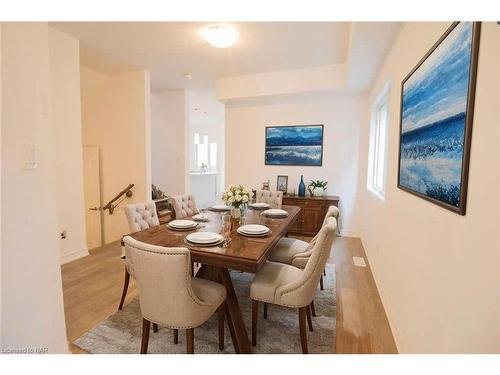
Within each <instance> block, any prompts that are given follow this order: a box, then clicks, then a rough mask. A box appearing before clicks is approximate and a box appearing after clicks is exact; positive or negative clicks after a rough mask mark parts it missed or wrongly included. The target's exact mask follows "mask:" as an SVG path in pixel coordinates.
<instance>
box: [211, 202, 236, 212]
mask: <svg viewBox="0 0 500 375" xmlns="http://www.w3.org/2000/svg"><path fill="white" fill-rule="evenodd" d="M210 209H211V210H214V211H230V210H231V207H229V206H226V205H225V204H215V205H213V206H212V207H210Z"/></svg>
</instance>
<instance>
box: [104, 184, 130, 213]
mask: <svg viewBox="0 0 500 375" xmlns="http://www.w3.org/2000/svg"><path fill="white" fill-rule="evenodd" d="M133 187H134V184H129V185H128V186H127V187H126V188H125V189H123V190H122V191H120V192H119V193H118V194H116V196H115V197H114V198H113V199H111V200H110V201H109V202H108V203H106V205H105V206H104V207H103V208H102V210H103V211H106V210H109V214H110V215H113V211H114V210H115V208H116V206H118V205H119V204H120V202H121V201H120V202H118V203H117V204H116V205H113V203H115V202H116V201H117V200H118V199H120V197H121V196H122V195H124V194H125V195H126V196H127V197H131V196H132V194H133V192H132V190H131V189H132V188H133Z"/></svg>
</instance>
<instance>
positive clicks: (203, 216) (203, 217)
mask: <svg viewBox="0 0 500 375" xmlns="http://www.w3.org/2000/svg"><path fill="white" fill-rule="evenodd" d="M193 220H196V221H209V220H210V218H209V217H208V215H206V214H196V215H194V216H193Z"/></svg>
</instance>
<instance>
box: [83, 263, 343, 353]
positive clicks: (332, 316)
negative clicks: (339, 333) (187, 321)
mask: <svg viewBox="0 0 500 375" xmlns="http://www.w3.org/2000/svg"><path fill="white" fill-rule="evenodd" d="M326 274H327V275H326V277H324V288H325V289H324V290H319V288H318V290H317V292H316V296H315V298H314V305H315V308H316V317H313V318H312V321H313V329H314V331H313V332H311V331H307V341H308V347H309V353H334V352H335V323H336V293H335V265H333V264H329V265H327V269H326ZM231 278H232V280H233V283H234V288H235V291H236V294H237V296H238V300H239V302H240V307H241V310H242V315H243V320H244V322H245V325H246V329H247V333H248V334H249V338H251V322H252V320H251V317H252V307H251V301H250V297H249V293H250V283H251V282H252V279H253V275H252V274H248V273H242V272H237V271H231ZM259 310H260V311H259V320H258V325H257V327H258V330H257V346H256V347H252V352H253V353H261V354H281V353H283V354H284V353H289V354H294V353H296V354H299V353H302V350H301V346H300V336H299V322H298V313H297V310H294V309H288V308H284V307H279V306H275V305H269V308H268V315H267V319H264V317H263V306H262V304H260V309H259ZM141 337H142V318H141V310H140V306H139V299H138V298H135V299H134V300H132V301H131V302H130V303H129V304H128V305H127V306H125V307H124V308H123V310H121V311H117V312H116V313H114V314H113V315H111V316H110V317H108V318H107V319H105V320H103V321H102V322H101V323H99V324H98V325H96V326H95V327H94V328H92V329H91V330H90V331H88V332H87V333H86V334H84V335H83V336H81V337H80V338H78V339H77V340H75V341H74V342H73V344H74V345H76V346H78V347H80V348H82V349H84V350H86V351H87V352H89V353H93V354H120V353H122V354H137V353H139V351H140V346H141ZM194 339H195V342H194V350H195V353H197V354H201V353H211V354H216V353H234V347H233V344H232V341H231V335H230V333H229V328H228V327H227V323H226V325H225V347H224V350H222V351H219V348H218V331H217V316H216V314H215V315H214V316H212V318H210V319H209V320H208V321H207V322H206V323H205V324H203V325H202V326H201V327H198V328H195V330H194ZM148 353H151V354H168V353H178V354H183V353H186V342H185V331H179V343H178V344H177V345H175V344H174V342H173V331H172V330H171V329H168V328H163V327H159V330H158V332H156V333H154V332H153V331H151V333H150V335H149V345H148Z"/></svg>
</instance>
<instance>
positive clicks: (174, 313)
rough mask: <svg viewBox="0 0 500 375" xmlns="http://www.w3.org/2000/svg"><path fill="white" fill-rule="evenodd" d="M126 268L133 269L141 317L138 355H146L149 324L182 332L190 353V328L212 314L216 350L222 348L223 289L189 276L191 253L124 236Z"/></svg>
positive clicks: (192, 350) (214, 283)
mask: <svg viewBox="0 0 500 375" xmlns="http://www.w3.org/2000/svg"><path fill="white" fill-rule="evenodd" d="M123 242H124V244H125V254H126V259H127V262H128V263H129V267H130V268H131V269H133V270H134V274H135V279H136V281H137V287H138V290H139V301H140V305H141V314H142V343H141V354H145V353H147V350H148V341H149V330H150V325H151V323H153V324H157V325H160V326H162V327H167V328H171V329H173V330H174V343H176V344H177V342H178V330H179V329H185V330H186V351H187V353H188V354H190V353H194V328H196V327H199V326H200V325H202V324H203V323H205V322H206V321H207V320H208V319H209V318H210V317H211V316H212V315H213V314H214V313H215V312H216V311H217V312H218V324H219V349H220V350H222V349H224V314H225V300H226V288H225V287H224V286H223V285H221V284H219V283H216V282H213V281H210V280H205V279H200V278H193V277H191V272H190V267H191V254H190V252H189V250H188V249H186V248H182V247H175V248H166V247H162V246H153V245H149V244H146V243H143V242H140V241H137V240H135V239H133V238H132V237H129V236H126V237H125V238H124V239H123Z"/></svg>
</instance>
